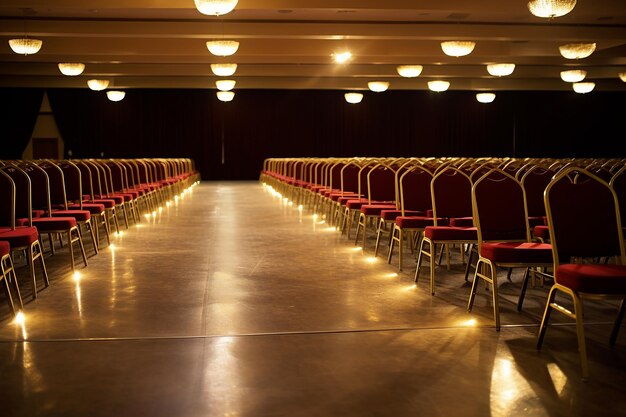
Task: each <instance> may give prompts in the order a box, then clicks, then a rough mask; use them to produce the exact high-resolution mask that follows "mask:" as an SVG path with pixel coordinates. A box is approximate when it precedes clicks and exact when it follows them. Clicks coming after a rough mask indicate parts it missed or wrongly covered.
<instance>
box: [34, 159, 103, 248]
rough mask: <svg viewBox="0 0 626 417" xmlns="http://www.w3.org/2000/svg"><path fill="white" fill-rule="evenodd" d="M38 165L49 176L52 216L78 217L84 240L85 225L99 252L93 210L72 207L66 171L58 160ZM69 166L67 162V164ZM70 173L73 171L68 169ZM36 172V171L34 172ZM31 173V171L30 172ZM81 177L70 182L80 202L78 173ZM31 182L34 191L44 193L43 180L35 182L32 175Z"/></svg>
mask: <svg viewBox="0 0 626 417" xmlns="http://www.w3.org/2000/svg"><path fill="white" fill-rule="evenodd" d="M36 166H38V167H39V168H41V169H42V170H44V171H45V173H46V175H47V176H48V178H47V180H48V181H47V183H48V184H47V186H48V192H49V193H50V205H51V207H52V211H51V213H50V214H51V216H52V217H73V218H74V219H76V223H77V224H78V232H79V234H80V235H81V240H82V231H81V227H83V226H84V227H85V228H86V229H87V232H88V233H89V236H90V237H91V243H92V245H93V250H94V253H95V254H98V241H97V239H96V233H95V231H94V229H95V228H94V227H93V223H92V222H91V211H90V210H88V209H82V208H77V207H73V208H70V207H69V205H68V202H67V192H66V190H67V186H68V184H67V182H66V179H65V175H64V171H63V169H61V168H60V166H59V165H58V163H57V162H56V161H51V160H47V161H39V162H38V163H37V164H36ZM65 166H66V167H67V164H65ZM70 168H71V167H70ZM66 172H68V173H70V174H73V172H72V171H71V170H70V171H66ZM32 173H34V172H32ZM29 175H31V172H29ZM78 175H79V177H78V178H74V176H73V175H72V178H71V179H72V181H71V182H70V183H69V186H70V191H71V192H72V193H73V194H74V195H73V198H75V199H78V201H79V202H80V201H81V200H80V199H81V197H82V191H81V188H80V187H81V184H80V173H78ZM31 182H32V184H33V193H43V190H44V185H43V184H42V183H43V181H41V182H38V184H40V185H37V183H36V182H35V180H34V179H33V178H32V176H31ZM103 210H104V207H102V206H98V207H96V211H97V212H100V211H103Z"/></svg>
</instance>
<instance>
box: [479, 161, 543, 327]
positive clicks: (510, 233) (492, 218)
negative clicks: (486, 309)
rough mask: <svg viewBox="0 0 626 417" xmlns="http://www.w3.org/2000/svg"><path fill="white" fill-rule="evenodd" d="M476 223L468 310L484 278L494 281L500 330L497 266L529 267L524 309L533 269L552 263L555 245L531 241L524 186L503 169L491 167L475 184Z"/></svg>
mask: <svg viewBox="0 0 626 417" xmlns="http://www.w3.org/2000/svg"><path fill="white" fill-rule="evenodd" d="M472 207H473V214H474V225H475V226H476V227H477V228H478V253H479V258H478V262H477V263H476V271H475V273H474V281H473V282H472V290H471V292H470V296H469V301H468V304H467V310H468V311H471V310H472V306H473V304H474V298H475V296H476V290H477V288H478V282H479V281H480V280H484V281H485V282H487V283H489V284H491V293H492V302H493V317H494V320H495V324H496V330H498V331H499V330H500V310H499V296H498V277H497V267H504V268H525V273H524V279H523V282H522V289H521V292H520V297H519V300H518V304H517V308H518V311H519V310H521V308H522V303H523V301H524V295H525V292H526V286H527V285H528V279H529V272H530V269H531V268H532V269H534V271H535V272H534V273H540V274H543V271H540V270H539V268H548V267H551V266H552V247H551V246H550V245H549V244H546V243H534V242H532V241H531V237H530V230H529V226H528V210H527V209H526V198H525V194H524V189H523V188H522V185H521V184H520V183H519V182H518V181H517V180H516V179H515V178H513V177H512V176H511V175H509V174H507V173H505V172H504V171H501V170H497V169H494V170H491V171H489V172H488V173H486V174H484V175H483V176H482V177H480V178H479V179H478V180H477V181H476V183H475V184H474V185H473V187H472Z"/></svg>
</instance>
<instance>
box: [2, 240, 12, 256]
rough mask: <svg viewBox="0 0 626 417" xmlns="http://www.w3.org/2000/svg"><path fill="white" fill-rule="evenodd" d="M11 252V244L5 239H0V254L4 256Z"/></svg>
mask: <svg viewBox="0 0 626 417" xmlns="http://www.w3.org/2000/svg"><path fill="white" fill-rule="evenodd" d="M10 253H11V244H10V243H9V242H8V241H6V240H0V256H2V257H4V256H6V255H8V254H10Z"/></svg>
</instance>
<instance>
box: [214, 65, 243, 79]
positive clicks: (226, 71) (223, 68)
mask: <svg viewBox="0 0 626 417" xmlns="http://www.w3.org/2000/svg"><path fill="white" fill-rule="evenodd" d="M211 71H213V74H215V75H217V76H218V77H230V76H231V75H233V74H234V73H235V71H237V64H211Z"/></svg>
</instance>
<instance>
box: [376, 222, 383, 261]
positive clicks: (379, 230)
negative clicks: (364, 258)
mask: <svg viewBox="0 0 626 417" xmlns="http://www.w3.org/2000/svg"><path fill="white" fill-rule="evenodd" d="M384 226H385V221H384V220H383V219H382V218H381V219H380V221H379V222H378V229H377V230H376V246H374V258H375V257H377V256H378V245H380V235H382V233H383V227H384Z"/></svg>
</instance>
